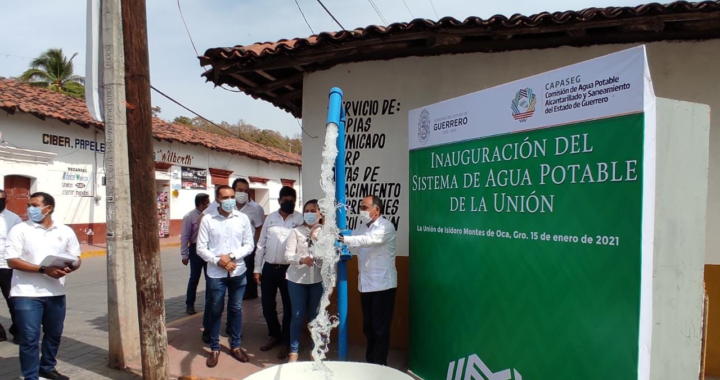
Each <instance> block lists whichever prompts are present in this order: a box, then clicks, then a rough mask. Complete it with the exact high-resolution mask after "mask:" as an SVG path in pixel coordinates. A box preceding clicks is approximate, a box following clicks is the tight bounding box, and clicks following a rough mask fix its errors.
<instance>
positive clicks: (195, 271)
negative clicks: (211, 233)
mask: <svg viewBox="0 0 720 380" xmlns="http://www.w3.org/2000/svg"><path fill="white" fill-rule="evenodd" d="M189 248H190V253H189V255H188V260H189V261H190V279H189V280H188V285H187V295H186V296H185V305H186V306H195V298H196V294H197V287H198V284H199V283H200V275H201V274H202V273H203V272H205V275H206V276H207V263H206V262H205V260H203V259H201V258H200V256H198V254H197V245H195V244H190V247H189ZM206 295H207V292H206Z"/></svg>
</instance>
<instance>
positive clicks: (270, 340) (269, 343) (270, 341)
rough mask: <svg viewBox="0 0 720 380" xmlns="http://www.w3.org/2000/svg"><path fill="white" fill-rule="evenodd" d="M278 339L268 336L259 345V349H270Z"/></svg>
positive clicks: (276, 343) (275, 344)
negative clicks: (265, 340) (262, 343)
mask: <svg viewBox="0 0 720 380" xmlns="http://www.w3.org/2000/svg"><path fill="white" fill-rule="evenodd" d="M278 343H280V341H279V340H278V339H277V338H274V337H270V338H268V340H267V342H265V344H264V345H262V346H260V351H270V350H272V349H273V348H274V347H275V346H277V345H278Z"/></svg>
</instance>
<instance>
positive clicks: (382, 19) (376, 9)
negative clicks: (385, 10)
mask: <svg viewBox="0 0 720 380" xmlns="http://www.w3.org/2000/svg"><path fill="white" fill-rule="evenodd" d="M368 2H369V3H370V6H372V7H373V9H374V10H375V13H377V15H378V16H380V20H381V21H382V22H383V24H384V25H385V26H387V24H388V22H387V20H385V17H383V14H382V12H380V8H378V6H377V5H376V4H375V2H374V1H373V0H368Z"/></svg>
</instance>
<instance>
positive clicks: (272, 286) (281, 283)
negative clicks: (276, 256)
mask: <svg viewBox="0 0 720 380" xmlns="http://www.w3.org/2000/svg"><path fill="white" fill-rule="evenodd" d="M288 267H289V265H274V264H268V263H265V265H263V269H262V277H261V279H260V291H262V309H263V316H264V317H265V322H266V323H267V326H268V335H270V336H272V337H275V338H277V339H279V340H281V341H282V342H283V343H284V344H289V343H290V321H291V320H292V307H291V306H290V293H288V285H287V280H286V279H285V272H287V270H288ZM278 289H280V297H281V298H282V306H283V319H282V326H280V322H278V315H277V302H275V298H276V297H277V291H278Z"/></svg>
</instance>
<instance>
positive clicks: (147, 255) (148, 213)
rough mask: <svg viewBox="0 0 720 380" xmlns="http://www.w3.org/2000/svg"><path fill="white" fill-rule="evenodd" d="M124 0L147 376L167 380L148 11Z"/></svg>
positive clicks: (135, 0) (139, 2) (139, 1)
mask: <svg viewBox="0 0 720 380" xmlns="http://www.w3.org/2000/svg"><path fill="white" fill-rule="evenodd" d="M121 4H122V5H121V9H122V30H123V45H124V47H125V98H126V102H127V125H128V133H127V141H128V146H129V147H130V150H129V152H128V153H129V154H128V156H129V159H130V177H131V178H134V180H133V181H130V197H131V200H132V205H131V209H132V228H133V246H134V248H135V279H136V281H137V294H138V315H139V319H140V348H141V354H142V369H143V378H144V379H145V380H167V379H169V378H170V376H169V373H168V353H167V331H166V330H165V299H164V296H163V283H162V267H161V263H160V242H159V240H158V216H157V212H156V203H155V201H156V200H155V163H154V161H153V137H152V109H151V105H150V58H149V53H148V39H147V15H146V10H145V0H122V3H121Z"/></svg>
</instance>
